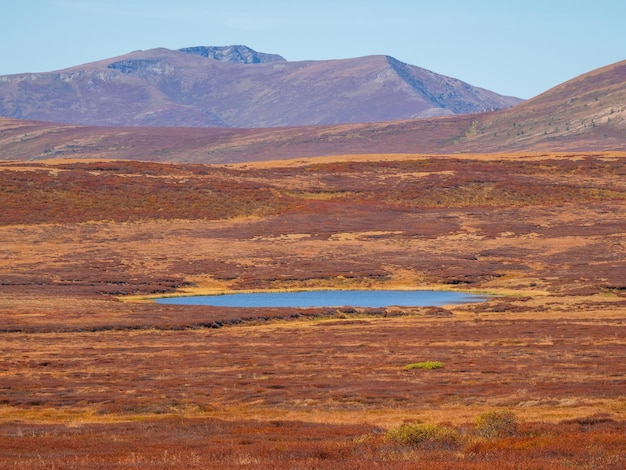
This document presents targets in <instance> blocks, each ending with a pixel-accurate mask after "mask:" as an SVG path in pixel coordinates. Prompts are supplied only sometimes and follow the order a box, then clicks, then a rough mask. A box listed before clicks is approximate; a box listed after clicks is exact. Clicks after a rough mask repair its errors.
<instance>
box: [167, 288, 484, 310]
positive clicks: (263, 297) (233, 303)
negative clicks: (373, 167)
mask: <svg viewBox="0 0 626 470" xmlns="http://www.w3.org/2000/svg"><path fill="white" fill-rule="evenodd" d="M486 299H487V296H484V295H476V294H467V293H463V292H449V291H429V290H325V291H301V292H258V293H247V294H224V295H198V296H191V297H168V298H162V299H157V302H158V303H161V304H179V305H211V306H215V307H256V308H258V307H292V308H307V307H344V306H351V307H370V308H374V307H390V306H399V307H426V306H429V307H430V306H432V307H436V306H441V305H448V304H458V303H469V302H483V301H485V300H486Z"/></svg>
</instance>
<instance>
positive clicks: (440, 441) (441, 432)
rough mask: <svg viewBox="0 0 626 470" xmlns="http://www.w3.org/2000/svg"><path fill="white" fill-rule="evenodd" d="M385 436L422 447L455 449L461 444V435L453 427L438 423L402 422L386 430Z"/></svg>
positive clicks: (397, 442) (401, 442)
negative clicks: (400, 424)
mask: <svg viewBox="0 0 626 470" xmlns="http://www.w3.org/2000/svg"><path fill="white" fill-rule="evenodd" d="M387 438H388V439H389V440H391V441H392V442H394V443H396V444H402V445H408V446H412V447H419V448H422V449H456V448H458V447H459V446H460V445H461V436H460V434H459V433H458V432H457V431H456V430H455V429H452V428H450V427H448V426H443V425H439V424H427V423H417V422H416V423H412V424H403V425H402V426H398V427H396V428H392V429H390V430H389V431H387Z"/></svg>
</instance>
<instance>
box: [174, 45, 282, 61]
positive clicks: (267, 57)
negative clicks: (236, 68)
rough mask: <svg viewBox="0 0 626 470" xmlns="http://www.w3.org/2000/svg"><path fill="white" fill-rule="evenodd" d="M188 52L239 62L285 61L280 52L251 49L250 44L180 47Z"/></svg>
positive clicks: (181, 50)
mask: <svg viewBox="0 0 626 470" xmlns="http://www.w3.org/2000/svg"><path fill="white" fill-rule="evenodd" d="M178 50H179V51H180V52H184V53H186V54H193V55H199V56H202V57H207V58H209V59H215V60H220V61H224V62H234V63H237V64H261V63H266V62H285V58H283V57H282V56H280V55H278V54H266V53H264V52H257V51H255V50H254V49H250V48H249V47H248V46H239V45H237V46H196V47H184V48H182V49H178Z"/></svg>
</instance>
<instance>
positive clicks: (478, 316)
mask: <svg viewBox="0 0 626 470" xmlns="http://www.w3.org/2000/svg"><path fill="white" fill-rule="evenodd" d="M383 160H384V161H383V162H382V163H380V162H376V161H375V160H374V159H373V158H370V157H368V158H365V159H363V160H362V161H355V162H346V161H329V160H323V161H315V162H307V163H306V164H300V163H298V164H291V163H289V164H286V165H266V166H255V165H251V166H249V167H246V168H243V167H242V168H229V167H226V168H216V169H214V168H212V167H202V166H193V165H192V166H169V165H155V164H140V163H132V162H130V163H129V162H124V163H122V164H120V163H118V162H107V163H95V162H91V163H86V164H82V163H55V164H51V165H50V166H49V167H48V166H41V167H39V166H38V165H37V164H32V163H31V164H27V167H28V168H22V169H21V170H19V169H18V168H19V165H16V164H13V163H11V164H5V165H3V166H0V177H1V178H3V181H5V182H7V184H6V185H5V186H3V191H2V198H3V201H4V202H3V203H4V204H5V207H11V208H12V209H11V211H8V212H6V211H5V212H3V214H2V216H1V217H2V218H3V219H2V220H3V225H2V226H0V244H1V245H0V246H2V252H1V255H0V272H1V273H2V276H1V280H0V282H1V284H2V285H1V288H0V320H1V323H2V327H1V328H2V331H3V332H2V334H0V363H1V364H2V367H0V433H1V435H2V436H3V438H2V439H0V442H1V443H2V444H1V445H2V450H1V451H0V467H5V468H23V469H31V468H55V467H57V468H137V467H142V468H314V467H315V468H359V467H362V466H363V465H367V466H377V467H379V468H414V465H415V462H416V460H417V461H419V462H422V463H424V465H423V468H468V469H471V468H484V469H490V468H551V469H561V468H562V469H565V468H607V469H608V468H619V467H620V465H621V466H623V463H624V461H623V459H624V456H623V448H624V445H626V444H625V442H624V437H623V436H624V435H625V434H624V432H623V431H624V423H625V422H626V401H625V399H624V397H625V396H626V382H624V377H625V376H626V364H625V363H624V361H623V360H622V359H623V357H625V356H626V340H624V338H626V334H625V333H626V332H625V331H624V328H625V323H624V313H625V312H626V300H625V298H624V291H625V286H624V283H623V281H624V278H623V273H624V269H625V268H626V243H625V241H624V240H625V234H626V229H625V227H624V221H623V216H622V215H623V213H624V209H625V207H624V204H625V200H624V191H625V189H624V179H623V176H624V173H625V169H624V166H623V163H622V162H623V159H621V158H617V157H616V156H615V155H613V156H610V158H605V157H604V156H600V155H596V156H590V155H585V156H578V155H574V156H571V157H567V156H564V155H561V156H558V158H557V156H542V157H541V158H532V159H528V160H511V159H510V158H507V157H506V156H503V157H502V158H494V157H493V156H490V157H489V158H484V159H483V158H479V157H476V158H473V157H472V158H465V157H464V158H454V157H424V156H420V157H418V158H410V157H407V156H403V157H401V158H397V159H394V158H391V157H387V158H385V159H383ZM5 170H6V171H5ZM442 172H444V173H442ZM416 173H419V176H416ZM424 174H426V175H430V176H424ZM63 175H65V176H63ZM69 176H71V178H69ZM14 178H17V179H14ZM109 178H111V179H109ZM181 179H183V180H185V181H187V183H185V184H182V185H181V183H180V181H181ZM127 180H132V181H131V182H128V181H127ZM70 181H72V182H73V185H74V186H71V185H70V186H68V184H69V182H70ZM107 181H113V182H114V183H115V185H121V186H114V187H117V188H118V189H119V192H117V193H116V192H115V191H113V192H107V188H108V186H107V184H105V183H106V182H107ZM526 183H528V184H529V185H530V186H531V187H533V188H536V191H537V194H533V193H531V192H529V191H528V189H527V188H528V185H526V186H525V184H526ZM187 184H188V187H187V186H185V185H187ZM40 185H42V186H40ZM179 186H180V187H179ZM142 187H148V188H150V191H151V194H152V196H153V197H152V199H151V198H149V197H147V196H146V195H145V194H144V195H142V197H141V198H140V197H135V198H134V199H133V197H134V196H137V194H138V192H140V188H142ZM298 187H299V188H300V189H301V192H298V191H295V190H294V188H298ZM316 187H319V188H321V189H320V190H323V191H322V192H323V194H324V198H323V200H320V199H316V198H311V197H310V193H311V191H312V190H313V189H314V188H316ZM476 187H479V188H480V191H478V192H477V193H476V194H473V195H470V196H468V194H469V193H468V191H469V190H471V189H472V188H476ZM33 188H36V189H33ZM45 188H55V191H56V193H55V194H56V196H55V198H52V197H51V196H49V195H45V194H40V193H39V192H38V191H41V190H43V189H45ZM175 188H179V189H175ZM189 188H191V189H193V190H196V191H197V190H198V189H203V188H204V189H206V188H211V190H210V191H208V192H206V193H201V194H200V193H199V194H200V195H198V194H196V195H195V196H194V198H195V199H193V200H194V201H196V202H197V203H198V204H197V205H196V206H195V207H196V209H190V208H189V207H186V208H182V207H181V208H180V210H179V209H177V207H178V206H177V205H179V204H181V202H180V201H183V200H184V198H185V197H186V196H187V195H189V194H190V193H189V192H188V191H191V189H189ZM250 188H257V189H259V190H260V192H259V193H258V194H260V195H262V196H263V197H264V198H267V199H266V201H268V204H261V205H263V208H262V209H259V204H260V203H259V200H258V199H257V195H255V191H251V190H250ZM498 188H499V189H498ZM218 190H219V191H218ZM177 191H178V193H177ZM346 191H348V193H346ZM44 192H45V191H44ZM215 192H221V193H222V194H220V195H219V197H218V196H215V194H214V193H215ZM32 194H35V196H33V197H30V196H31V195H32ZM328 195H331V196H330V197H329V196H328ZM516 195H517V196H519V198H518V199H517V200H515V196H516ZM231 196H232V198H231V202H230V203H229V204H230V205H228V206H227V207H214V206H212V205H211V204H214V202H213V203H212V202H211V201H216V200H220V201H221V200H226V199H229V198H230V197H231ZM216 197H217V198H218V199H215V198H216ZM115 198H119V200H120V201H121V200H122V199H123V198H125V199H126V200H129V198H130V200H134V201H135V202H134V203H132V204H131V203H128V202H126V203H124V204H126V205H125V206H124V207H126V208H127V209H128V210H127V212H126V213H125V214H126V215H123V214H124V213H123V211H122V212H115V210H116V208H117V206H116V205H115V204H117V202H116V201H118V200H117V199H115ZM202 198H204V199H202ZM438 198H443V199H442V201H448V202H447V203H446V204H443V203H441V204H439V203H437V200H438ZM489 198H491V199H489ZM42 201H43V202H42ZM46 201H47V202H46ZM85 201H92V203H93V204H92V205H89V204H86V203H85ZM107 201H108V202H107ZM18 202H19V204H18ZM30 202H32V203H33V204H31V205H29V204H30ZM44 202H45V204H44ZM104 202H107V204H113V205H112V206H111V207H108V206H106V204H104ZM37 204H43V205H37ZM46 204H47V205H48V206H46ZM62 204H66V206H65V207H66V209H65V210H64V211H61V212H59V211H58V210H57V209H58V207H61V205H62ZM129 204H130V205H129ZM133 204H134V205H133ZM204 204H207V205H208V206H207V207H203V205H204ZM57 205H58V206H57ZM102 208H104V209H102ZM96 209H97V210H96ZM159 209H160V210H159ZM101 210H103V212H102V211H101ZM194 211H195V212H194ZM220 214H221V215H220ZM392 287H393V288H408V287H422V288H426V287H434V288H447V289H451V288H456V289H461V290H472V291H489V292H494V293H498V294H499V295H498V296H497V297H496V298H494V299H492V300H490V301H488V302H486V303H484V304H476V305H455V306H447V307H446V309H445V310H438V309H428V308H422V309H402V308H388V309H306V310H302V309H237V308H215V307H201V306H196V307H181V306H171V305H169V306H168V305H159V304H153V303H151V302H130V301H125V302H122V301H120V299H126V300H136V299H138V298H145V297H150V296H154V295H173V294H178V293H181V292H188V293H200V292H218V291H228V290H266V289H285V290H288V289H302V288H311V289H313V288H392ZM422 360H424V361H426V360H428V361H436V362H441V363H443V364H445V367H443V368H439V369H435V370H422V369H413V370H405V366H406V365H407V364H411V363H414V362H416V361H422ZM502 410H511V411H513V412H514V413H515V416H516V417H517V419H518V420H519V421H518V424H519V426H518V432H517V433H516V434H515V435H514V436H508V435H507V436H496V437H492V438H489V439H486V438H484V437H481V436H480V435H479V433H477V431H476V426H475V424H474V423H475V420H476V418H477V417H479V416H481V415H484V414H488V413H491V412H493V411H502ZM416 421H419V422H420V423H425V424H429V425H436V426H445V427H447V428H450V429H453V431H454V433H457V434H458V436H460V437H459V445H458V446H456V445H455V448H454V449H448V448H440V447H439V448H437V446H434V448H432V449H423V448H414V447H411V446H409V447H407V446H404V445H402V444H398V443H394V442H390V441H389V440H388V439H386V438H385V433H386V431H387V430H389V429H392V428H395V427H398V426H401V425H402V424H405V423H413V422H416ZM457 434H455V435H457ZM455 442H456V441H455ZM513 462H515V463H513ZM507 465H508V466H507Z"/></svg>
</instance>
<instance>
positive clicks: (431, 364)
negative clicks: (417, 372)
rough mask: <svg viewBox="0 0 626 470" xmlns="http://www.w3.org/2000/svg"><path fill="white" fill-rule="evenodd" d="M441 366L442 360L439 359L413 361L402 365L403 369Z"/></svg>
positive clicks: (437, 367)
mask: <svg viewBox="0 0 626 470" xmlns="http://www.w3.org/2000/svg"><path fill="white" fill-rule="evenodd" d="M442 367H443V362H439V361H425V362H415V363H413V364H407V365H406V366H404V370H411V369H441V368H442Z"/></svg>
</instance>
